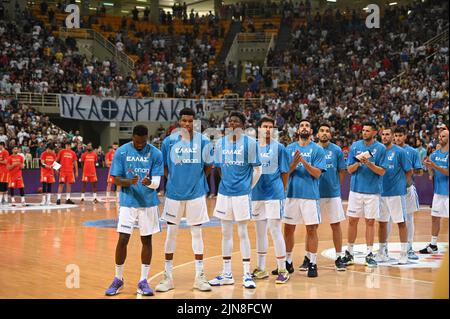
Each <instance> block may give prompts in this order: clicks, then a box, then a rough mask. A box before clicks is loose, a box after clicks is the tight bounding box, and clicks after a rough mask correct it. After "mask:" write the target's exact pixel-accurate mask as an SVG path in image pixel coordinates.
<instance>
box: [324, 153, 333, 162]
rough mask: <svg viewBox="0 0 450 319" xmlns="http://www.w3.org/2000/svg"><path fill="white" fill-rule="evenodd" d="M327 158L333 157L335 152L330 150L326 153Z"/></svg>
mask: <svg viewBox="0 0 450 319" xmlns="http://www.w3.org/2000/svg"><path fill="white" fill-rule="evenodd" d="M325 159H327V160H331V159H333V152H331V151H328V153H327V154H326V155H325Z"/></svg>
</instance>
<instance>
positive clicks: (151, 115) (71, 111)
mask: <svg viewBox="0 0 450 319" xmlns="http://www.w3.org/2000/svg"><path fill="white" fill-rule="evenodd" d="M58 101H59V114H60V115H61V117H64V118H71V119H77V120H85V121H104V122H110V121H118V122H146V121H151V122H172V121H177V120H178V113H179V112H180V111H181V110H182V109H183V108H185V107H189V108H192V109H194V111H196V112H197V109H200V108H199V107H197V105H198V104H202V106H203V107H202V109H203V111H220V109H221V108H222V106H223V101H220V100H219V101H220V102H218V101H217V100H203V101H201V100H192V99H156V98H145V99H134V98H123V97H121V98H117V99H115V98H111V97H105V98H100V97H97V96H89V95H73V94H59V95H58ZM221 102H222V103H221ZM205 106H206V107H205Z"/></svg>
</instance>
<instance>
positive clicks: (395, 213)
mask: <svg viewBox="0 0 450 319" xmlns="http://www.w3.org/2000/svg"><path fill="white" fill-rule="evenodd" d="M380 202H381V209H380V216H379V218H377V221H379V222H384V223H387V222H389V219H390V218H391V217H392V221H393V222H394V223H396V224H398V223H403V222H405V221H406V214H407V210H406V195H403V196H381V201H380Z"/></svg>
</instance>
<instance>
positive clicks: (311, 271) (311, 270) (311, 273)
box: [308, 263, 318, 278]
mask: <svg viewBox="0 0 450 319" xmlns="http://www.w3.org/2000/svg"><path fill="white" fill-rule="evenodd" d="M317 276H318V274H317V265H316V264H313V263H309V265H308V277H310V278H314V277H317Z"/></svg>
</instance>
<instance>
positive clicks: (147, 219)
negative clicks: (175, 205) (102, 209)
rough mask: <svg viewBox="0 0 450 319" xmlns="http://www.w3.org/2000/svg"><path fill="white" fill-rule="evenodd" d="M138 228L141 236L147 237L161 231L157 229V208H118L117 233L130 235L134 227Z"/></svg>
mask: <svg viewBox="0 0 450 319" xmlns="http://www.w3.org/2000/svg"><path fill="white" fill-rule="evenodd" d="M135 225H137V226H138V227H139V231H140V233H141V236H149V235H153V234H156V233H159V232H160V231H161V228H160V227H159V213H158V206H153V207H142V208H134V207H120V208H119V222H118V223H117V232H118V233H125V234H129V235H131V234H132V233H133V228H134V226H135Z"/></svg>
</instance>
